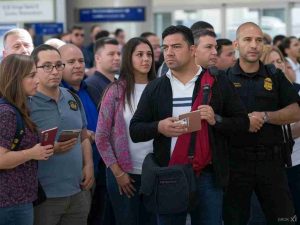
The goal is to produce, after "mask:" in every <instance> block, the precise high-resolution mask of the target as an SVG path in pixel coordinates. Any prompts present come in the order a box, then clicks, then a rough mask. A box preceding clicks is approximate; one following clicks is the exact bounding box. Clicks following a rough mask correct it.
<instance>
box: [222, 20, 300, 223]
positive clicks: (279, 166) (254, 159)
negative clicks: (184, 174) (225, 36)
mask: <svg viewBox="0 0 300 225" xmlns="http://www.w3.org/2000/svg"><path fill="white" fill-rule="evenodd" d="M234 45H235V47H236V48H237V50H239V55H240V58H239V60H238V61H237V62H236V64H235V65H234V66H233V67H232V68H231V69H229V70H228V71H227V73H228V77H229V79H230V80H231V81H232V82H233V84H234V86H235V88H236V90H237V92H238V94H239V96H240V98H241V100H242V101H243V103H244V105H245V107H246V108H247V112H248V116H249V119H250V128H249V131H248V132H239V133H237V134H234V135H232V137H231V140H230V181H229V185H228V188H227V191H226V193H225V198H224V201H225V204H224V206H225V207H224V222H225V225H246V224H247V222H248V219H249V208H250V199H251V195H252V192H253V191H255V193H256V195H257V197H258V200H259V202H260V204H261V206H262V209H263V211H264V213H265V215H266V218H267V221H268V224H294V221H295V218H294V208H293V203H292V199H291V195H290V192H289V188H288V184H287V178H286V174H285V170H284V163H285V162H284V157H285V156H286V154H285V152H284V151H283V142H284V140H283V135H282V127H281V125H284V124H289V123H293V122H295V121H298V120H299V119H300V108H299V105H298V103H299V97H298V94H297V93H296V91H295V90H294V89H293V86H292V84H291V83H290V82H289V81H288V80H287V79H286V78H285V76H284V74H283V73H282V72H281V70H279V69H277V70H275V71H274V70H273V69H272V67H270V66H266V65H263V63H261V62H260V61H259V58H260V56H261V54H262V52H263V33H262V30H261V28H260V27H259V26H258V25H256V24H255V23H252V22H247V23H244V24H242V25H241V26H240V27H239V28H238V29H237V32H236V40H235V42H234ZM287 157H289V156H287ZM287 160H288V159H287Z"/></svg>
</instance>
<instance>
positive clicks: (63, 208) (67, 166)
mask: <svg viewBox="0 0 300 225" xmlns="http://www.w3.org/2000/svg"><path fill="white" fill-rule="evenodd" d="M32 56H33V58H34V61H35V64H36V68H37V76H38V78H39V81H40V83H39V86H38V91H37V93H36V94H35V95H34V96H32V98H30V99H29V100H28V102H29V106H30V110H31V118H32V120H33V121H34V122H35V123H36V124H37V126H38V128H39V129H40V130H46V129H50V128H53V127H58V132H57V137H56V143H55V144H54V155H53V156H52V157H51V158H50V159H49V160H48V161H43V162H40V163H39V168H38V177H39V181H40V183H41V186H42V187H43V189H44V191H45V193H46V196H47V200H46V201H44V202H43V203H41V204H40V205H38V206H36V207H35V221H34V224H35V225H40V224H41V225H52V224H57V223H59V224H61V225H84V224H86V221H87V216H88V212H89V207H90V203H89V201H90V198H89V196H88V194H89V192H86V191H84V190H88V189H89V188H91V186H92V184H93V181H94V171H93V159H92V152H91V145H90V142H89V139H88V136H87V130H86V117H85V112H84V109H83V107H82V105H81V101H80V100H79V99H77V98H76V96H73V95H72V94H71V93H70V92H69V91H68V90H67V89H65V88H63V87H60V86H59V84H60V82H61V79H62V70H63V69H64V68H65V64H63V62H62V60H61V56H60V53H59V51H58V50H57V49H56V48H54V47H52V46H50V45H45V44H44V45H40V46H38V47H37V48H35V49H34V51H33V52H32ZM78 129H79V130H81V134H80V135H79V137H78V138H76V137H75V138H71V139H69V140H66V141H62V142H60V141H57V140H59V138H60V135H61V133H62V132H63V131H64V130H78Z"/></svg>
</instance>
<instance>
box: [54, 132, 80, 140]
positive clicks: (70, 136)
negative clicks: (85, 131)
mask: <svg viewBox="0 0 300 225" xmlns="http://www.w3.org/2000/svg"><path fill="white" fill-rule="evenodd" d="M80 133H81V130H80V129H78V130H63V131H62V132H61V134H60V136H59V138H58V142H63V141H68V140H70V139H73V138H78V136H79V134H80Z"/></svg>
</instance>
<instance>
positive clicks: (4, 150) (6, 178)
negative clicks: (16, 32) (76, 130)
mask: <svg viewBox="0 0 300 225" xmlns="http://www.w3.org/2000/svg"><path fill="white" fill-rule="evenodd" d="M37 86H38V79H37V77H36V68H35V65H34V61H33V59H32V58H31V57H30V56H28V55H17V54H10V55H8V56H6V57H5V58H4V59H3V61H2V62H1V68H0V90H1V91H0V96H1V104H0V126H1V129H0V225H13V224H18V225H27V224H32V223H33V206H32V202H33V201H34V200H36V198H37V192H38V180H37V160H48V159H49V158H50V157H51V156H52V155H53V145H46V146H41V143H39V139H38V130H37V127H36V125H35V124H34V123H33V121H32V120H31V119H30V117H29V111H28V106H27V104H26V96H31V95H34V94H35V93H36V89H37ZM20 124H23V126H21V127H22V128H20ZM21 130H23V131H24V132H23V133H22V134H20V133H21ZM17 134H19V135H17ZM16 140H18V141H16Z"/></svg>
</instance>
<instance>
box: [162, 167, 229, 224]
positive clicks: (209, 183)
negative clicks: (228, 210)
mask: <svg viewBox="0 0 300 225" xmlns="http://www.w3.org/2000/svg"><path fill="white" fill-rule="evenodd" d="M197 198H198V204H197V206H196V208H195V209H193V210H192V211H191V212H190V215H191V223H192V225H222V205H223V190H222V188H221V187H218V186H217V184H216V177H215V174H214V172H213V171H212V170H210V169H207V170H204V171H202V172H201V175H200V176H199V177H198V178H197ZM186 216H187V212H183V213H178V214H167V215H165V214H160V215H158V222H159V225H185V223H186Z"/></svg>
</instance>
